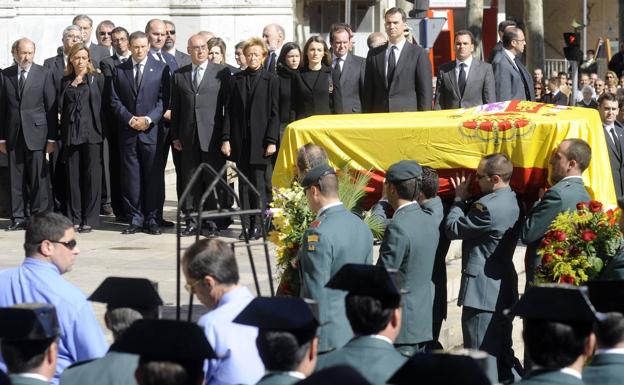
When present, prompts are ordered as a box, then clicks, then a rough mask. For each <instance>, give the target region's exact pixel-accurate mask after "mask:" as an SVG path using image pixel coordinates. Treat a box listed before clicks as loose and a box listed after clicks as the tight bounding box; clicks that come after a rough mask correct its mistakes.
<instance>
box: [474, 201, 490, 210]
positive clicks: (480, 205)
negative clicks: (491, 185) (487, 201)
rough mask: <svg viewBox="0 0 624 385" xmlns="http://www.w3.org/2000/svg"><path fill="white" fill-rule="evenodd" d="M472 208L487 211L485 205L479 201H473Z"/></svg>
mask: <svg viewBox="0 0 624 385" xmlns="http://www.w3.org/2000/svg"><path fill="white" fill-rule="evenodd" d="M472 208H473V209H475V210H477V211H479V212H485V211H487V207H486V206H485V205H484V204H483V203H481V202H475V204H473V205H472Z"/></svg>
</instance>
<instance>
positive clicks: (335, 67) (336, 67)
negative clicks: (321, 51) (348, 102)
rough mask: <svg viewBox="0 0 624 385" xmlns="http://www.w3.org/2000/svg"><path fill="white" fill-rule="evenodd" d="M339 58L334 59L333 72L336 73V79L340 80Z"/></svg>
mask: <svg viewBox="0 0 624 385" xmlns="http://www.w3.org/2000/svg"><path fill="white" fill-rule="evenodd" d="M341 60H342V59H340V58H339V57H337V58H336V60H334V73H335V74H336V79H339V80H340V76H342V68H340V61H341Z"/></svg>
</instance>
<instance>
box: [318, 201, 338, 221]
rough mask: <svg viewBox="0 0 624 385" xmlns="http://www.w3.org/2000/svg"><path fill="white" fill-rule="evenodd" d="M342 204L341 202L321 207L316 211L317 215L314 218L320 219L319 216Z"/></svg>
mask: <svg viewBox="0 0 624 385" xmlns="http://www.w3.org/2000/svg"><path fill="white" fill-rule="evenodd" d="M341 204H342V202H334V203H330V204H328V205H325V206H323V207H321V209H320V210H319V211H318V214H316V217H317V218H318V217H320V216H321V214H323V213H324V212H325V211H326V210H328V209H330V208H332V207H335V206H340V205H341Z"/></svg>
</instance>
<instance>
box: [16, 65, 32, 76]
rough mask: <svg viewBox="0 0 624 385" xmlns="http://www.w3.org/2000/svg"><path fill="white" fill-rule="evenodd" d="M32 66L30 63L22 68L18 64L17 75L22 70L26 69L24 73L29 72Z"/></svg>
mask: <svg viewBox="0 0 624 385" xmlns="http://www.w3.org/2000/svg"><path fill="white" fill-rule="evenodd" d="M31 68H32V64H31V65H29V66H28V67H26V68H22V67H20V66H19V65H18V66H17V76H19V74H20V72H22V70H24V71H26V75H28V73H29V72H30V69H31Z"/></svg>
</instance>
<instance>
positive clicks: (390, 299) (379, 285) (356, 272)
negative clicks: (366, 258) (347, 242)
mask: <svg viewBox="0 0 624 385" xmlns="http://www.w3.org/2000/svg"><path fill="white" fill-rule="evenodd" d="M325 287H328V288H330V289H336V290H344V291H347V292H349V294H354V295H361V296H367V297H372V298H376V299H378V300H380V301H381V302H382V303H383V305H384V307H386V308H397V307H399V306H401V291H400V290H399V288H398V287H397V284H396V281H395V279H394V278H393V277H392V275H391V274H390V273H389V272H388V271H387V270H386V268H385V267H383V266H376V265H365V264H357V263H347V264H345V265H344V266H342V267H341V268H340V270H338V271H337V272H336V274H334V276H333V277H332V278H331V279H330V280H329V282H328V283H327V285H325Z"/></svg>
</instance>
